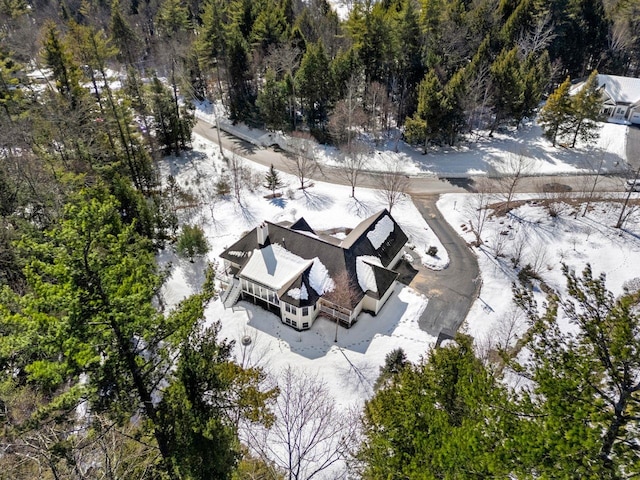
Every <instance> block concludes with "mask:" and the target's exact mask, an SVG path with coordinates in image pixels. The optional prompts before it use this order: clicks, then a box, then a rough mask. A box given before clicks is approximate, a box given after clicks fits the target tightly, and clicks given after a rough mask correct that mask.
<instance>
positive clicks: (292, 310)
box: [284, 303, 298, 315]
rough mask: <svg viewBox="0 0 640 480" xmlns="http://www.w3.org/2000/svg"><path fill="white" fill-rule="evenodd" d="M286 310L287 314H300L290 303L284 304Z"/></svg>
mask: <svg viewBox="0 0 640 480" xmlns="http://www.w3.org/2000/svg"><path fill="white" fill-rule="evenodd" d="M284 309H285V310H286V311H287V313H293V314H294V315H296V314H297V313H298V309H297V308H296V307H294V306H293V305H289V304H288V303H285V304H284Z"/></svg>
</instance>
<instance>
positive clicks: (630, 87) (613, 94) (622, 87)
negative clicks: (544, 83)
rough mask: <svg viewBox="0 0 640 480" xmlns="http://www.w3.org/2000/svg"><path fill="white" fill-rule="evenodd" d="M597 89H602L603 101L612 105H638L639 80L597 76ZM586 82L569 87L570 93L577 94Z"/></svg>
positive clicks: (614, 76)
mask: <svg viewBox="0 0 640 480" xmlns="http://www.w3.org/2000/svg"><path fill="white" fill-rule="evenodd" d="M597 78H598V87H600V88H601V89H602V93H603V97H604V101H605V103H607V104H614V105H636V104H640V78H633V77H619V76H617V75H605V74H598V77H597ZM585 81H586V80H583V81H580V82H578V83H576V84H575V85H574V86H572V87H571V90H570V93H571V95H574V94H576V93H578V92H579V91H580V90H581V89H582V87H583V86H584V83H585Z"/></svg>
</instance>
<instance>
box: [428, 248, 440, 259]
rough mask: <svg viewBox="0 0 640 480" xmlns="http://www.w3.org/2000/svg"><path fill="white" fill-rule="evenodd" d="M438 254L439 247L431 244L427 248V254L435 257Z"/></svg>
mask: <svg viewBox="0 0 640 480" xmlns="http://www.w3.org/2000/svg"><path fill="white" fill-rule="evenodd" d="M437 254H438V247H435V246H433V245H432V246H430V247H429V248H428V249H427V255H429V256H430V257H435V256H436V255H437Z"/></svg>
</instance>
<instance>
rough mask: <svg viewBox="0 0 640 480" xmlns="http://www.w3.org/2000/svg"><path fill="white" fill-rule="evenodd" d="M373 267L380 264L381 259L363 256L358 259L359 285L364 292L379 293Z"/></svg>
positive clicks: (357, 273)
mask: <svg viewBox="0 0 640 480" xmlns="http://www.w3.org/2000/svg"><path fill="white" fill-rule="evenodd" d="M372 265H378V266H379V267H382V265H381V264H380V259H378V258H376V257H372V256H369V255H362V256H360V257H357V258H356V275H357V277H358V285H360V288H361V289H362V291H363V292H367V291H370V292H377V291H378V283H377V282H376V275H375V272H374V270H373V267H372Z"/></svg>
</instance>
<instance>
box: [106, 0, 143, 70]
mask: <svg viewBox="0 0 640 480" xmlns="http://www.w3.org/2000/svg"><path fill="white" fill-rule="evenodd" d="M109 32H110V34H111V41H112V42H113V44H114V45H116V47H117V48H118V55H119V57H120V59H121V61H122V63H126V64H127V65H129V66H133V65H134V64H135V62H136V59H137V55H136V53H137V51H138V48H139V44H140V38H139V37H138V35H137V34H136V32H135V31H134V30H133V28H132V27H131V25H129V23H128V22H127V20H126V19H125V17H124V16H123V14H122V12H121V11H120V1H119V0H115V1H113V2H112V3H111V20H110V23H109Z"/></svg>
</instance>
